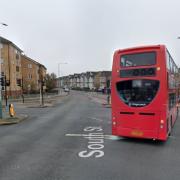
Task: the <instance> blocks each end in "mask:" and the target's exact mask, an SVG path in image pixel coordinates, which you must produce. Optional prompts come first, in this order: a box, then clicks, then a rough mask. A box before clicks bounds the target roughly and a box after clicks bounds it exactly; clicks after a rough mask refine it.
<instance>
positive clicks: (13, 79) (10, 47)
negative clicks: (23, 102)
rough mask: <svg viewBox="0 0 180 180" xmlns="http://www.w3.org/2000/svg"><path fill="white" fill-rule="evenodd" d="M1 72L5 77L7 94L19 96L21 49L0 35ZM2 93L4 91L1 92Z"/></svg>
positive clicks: (20, 90) (20, 92)
mask: <svg viewBox="0 0 180 180" xmlns="http://www.w3.org/2000/svg"><path fill="white" fill-rule="evenodd" d="M0 47H1V48H0V49H1V53H0V54H1V72H2V75H3V76H5V77H6V81H7V82H8V83H7V95H8V96H19V95H21V94H22V89H21V82H22V71H21V53H22V50H21V49H20V48H19V47H17V46H16V45H15V44H14V43H12V42H11V41H9V40H7V39H5V38H3V37H0ZM3 93H4V92H3Z"/></svg>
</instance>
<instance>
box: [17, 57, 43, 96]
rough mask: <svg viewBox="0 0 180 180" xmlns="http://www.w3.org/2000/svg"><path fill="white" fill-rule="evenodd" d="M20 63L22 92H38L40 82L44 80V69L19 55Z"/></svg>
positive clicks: (33, 61) (35, 62)
mask: <svg viewBox="0 0 180 180" xmlns="http://www.w3.org/2000/svg"><path fill="white" fill-rule="evenodd" d="M21 61H22V77H23V81H22V82H23V91H24V92H25V93H27V92H37V91H39V89H40V85H41V83H42V81H44V80H45V76H46V67H45V66H44V65H42V64H40V63H38V62H37V61H35V60H33V59H31V58H29V57H27V56H25V55H21Z"/></svg>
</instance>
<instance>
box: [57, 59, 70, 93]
mask: <svg viewBox="0 0 180 180" xmlns="http://www.w3.org/2000/svg"><path fill="white" fill-rule="evenodd" d="M60 64H68V63H67V62H59V63H58V78H57V79H58V94H60V90H61V81H60Z"/></svg>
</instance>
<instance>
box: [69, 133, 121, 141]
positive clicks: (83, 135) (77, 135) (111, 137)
mask: <svg viewBox="0 0 180 180" xmlns="http://www.w3.org/2000/svg"><path fill="white" fill-rule="evenodd" d="M65 136H69V137H89V136H90V135H89V134H66V135H65ZM91 136H96V137H102V138H104V139H109V140H121V139H123V138H122V137H119V136H113V135H106V134H104V135H102V134H100V135H91Z"/></svg>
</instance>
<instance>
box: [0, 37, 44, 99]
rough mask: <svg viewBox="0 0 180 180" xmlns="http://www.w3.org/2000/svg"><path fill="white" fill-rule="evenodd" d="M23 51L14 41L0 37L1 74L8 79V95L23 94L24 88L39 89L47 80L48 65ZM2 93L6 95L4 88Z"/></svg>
mask: <svg viewBox="0 0 180 180" xmlns="http://www.w3.org/2000/svg"><path fill="white" fill-rule="evenodd" d="M22 53H23V51H22V50H21V49H20V48H19V47H18V46H16V45H15V44H14V43H13V42H11V41H9V40H7V39H5V38H3V37H0V55H1V56H0V59H1V74H2V76H3V77H5V79H6V95H8V96H13V97H17V96H21V95H22V93H23V90H24V91H25V92H27V91H30V92H32V91H37V90H39V88H40V84H41V83H42V82H43V81H44V80H45V76H46V67H45V66H44V65H42V64H40V63H38V62H37V61H34V60H33V59H31V58H29V57H27V56H25V55H22ZM2 94H3V95H5V89H4V88H2Z"/></svg>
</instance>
